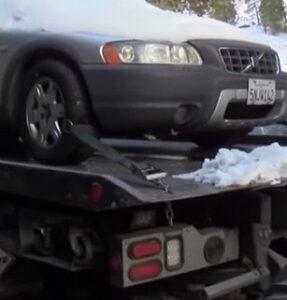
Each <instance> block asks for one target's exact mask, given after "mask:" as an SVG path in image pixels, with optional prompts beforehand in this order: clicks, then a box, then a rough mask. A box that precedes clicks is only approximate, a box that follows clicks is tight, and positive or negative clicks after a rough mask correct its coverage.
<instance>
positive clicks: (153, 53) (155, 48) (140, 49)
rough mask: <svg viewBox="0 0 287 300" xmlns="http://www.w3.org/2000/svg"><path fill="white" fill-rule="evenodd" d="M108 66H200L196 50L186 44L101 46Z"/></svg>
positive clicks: (133, 42) (126, 43)
mask: <svg viewBox="0 0 287 300" xmlns="http://www.w3.org/2000/svg"><path fill="white" fill-rule="evenodd" d="M102 52H103V57H104V59H105V62H106V63H108V64H119V63H125V64H170V65H201V64H202V59H201V57H200V55H199V53H198V52H197V50H196V49H195V48H194V47H192V46H191V45H187V44H168V43H166V44H165V43H144V42H136V41H130V42H115V43H109V44H106V45H104V46H103V51H102Z"/></svg>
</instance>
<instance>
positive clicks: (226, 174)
mask: <svg viewBox="0 0 287 300" xmlns="http://www.w3.org/2000/svg"><path fill="white" fill-rule="evenodd" d="M175 177H176V178H178V179H183V180H191V181H195V182H198V183H204V184H210V185H215V186H216V187H221V188H223V187H231V186H248V185H254V184H262V183H270V184H278V183H280V182H281V180H283V179H286V178H287V147H282V146H280V145H279V144H278V143H274V144H272V145H270V146H262V147H257V148H255V149H254V150H253V151H251V152H250V153H247V152H244V151H241V150H238V149H231V150H229V149H220V150H219V151H218V153H217V155H216V156H215V158H214V159H205V161H204V163H203V165H202V168H201V169H199V170H197V171H195V172H192V173H186V174H182V175H177V176H175Z"/></svg>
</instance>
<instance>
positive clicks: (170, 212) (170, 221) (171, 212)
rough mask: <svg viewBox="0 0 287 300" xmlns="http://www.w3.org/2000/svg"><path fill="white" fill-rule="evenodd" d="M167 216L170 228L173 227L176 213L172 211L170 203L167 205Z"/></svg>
mask: <svg viewBox="0 0 287 300" xmlns="http://www.w3.org/2000/svg"><path fill="white" fill-rule="evenodd" d="M165 216H166V219H167V221H168V224H169V226H173V219H174V211H173V209H172V206H171V203H170V202H168V203H167V206H166V211H165Z"/></svg>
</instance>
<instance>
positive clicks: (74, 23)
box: [0, 0, 260, 42]
mask: <svg viewBox="0 0 287 300" xmlns="http://www.w3.org/2000/svg"><path fill="white" fill-rule="evenodd" d="M0 28H2V29H12V28H15V29H21V30H48V31H61V32H62V31H77V32H89V33H100V34H106V35H112V36H117V37H123V38H134V39H160V40H170V41H174V42H182V41H186V40H188V39H204V38H210V39H213V38H215V39H218V38H220V39H233V40H245V41H250V42H254V41H256V39H255V40H254V37H252V38H250V35H249V34H245V33H244V32H242V31H241V30H240V29H238V28H235V27H234V26H231V25H228V24H225V23H223V22H219V21H215V20H211V19H208V18H199V17H196V16H190V15H182V14H176V13H173V12H168V11H164V10H161V9H159V8H156V7H154V6H152V5H150V4H148V3H146V2H145V0H84V1H82V0H0ZM257 42H260V40H257Z"/></svg>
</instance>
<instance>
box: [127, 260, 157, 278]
mask: <svg viewBox="0 0 287 300" xmlns="http://www.w3.org/2000/svg"><path fill="white" fill-rule="evenodd" d="M161 271H162V264H161V262H160V261H157V260H155V261H149V262H145V263H141V264H136V265H133V266H132V267H131V268H130V270H129V278H130V280H131V281H133V282H137V281H142V280H146V279H151V278H154V277H157V276H158V275H160V273H161Z"/></svg>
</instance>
